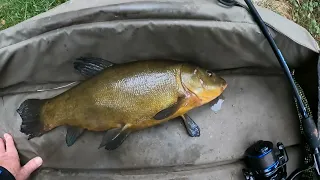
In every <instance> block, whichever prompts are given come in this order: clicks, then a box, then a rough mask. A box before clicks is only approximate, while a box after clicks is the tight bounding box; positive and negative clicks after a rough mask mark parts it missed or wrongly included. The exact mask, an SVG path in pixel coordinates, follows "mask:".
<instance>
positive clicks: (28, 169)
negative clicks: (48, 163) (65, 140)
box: [20, 157, 43, 178]
mask: <svg viewBox="0 0 320 180" xmlns="http://www.w3.org/2000/svg"><path fill="white" fill-rule="evenodd" d="M42 162H43V160H42V158H41V157H35V158H33V159H31V160H30V161H29V162H28V163H27V164H26V165H24V166H23V167H22V168H21V171H20V172H21V177H25V178H27V177H29V176H30V174H31V173H32V172H33V171H35V170H36V169H38V168H39V167H40V166H41V165H42Z"/></svg>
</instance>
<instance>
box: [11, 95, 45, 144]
mask: <svg viewBox="0 0 320 180" xmlns="http://www.w3.org/2000/svg"><path fill="white" fill-rule="evenodd" d="M44 102H45V100H39V99H28V100H25V101H24V102H23V103H22V104H21V105H20V107H19V108H18V109H17V112H18V113H19V115H20V117H21V118H22V123H21V129H20V131H21V132H22V133H24V134H26V135H28V139H31V138H34V137H37V136H41V135H42V134H43V133H44V132H45V130H44V123H43V122H42V121H41V120H40V111H41V107H42V105H43V104H44Z"/></svg>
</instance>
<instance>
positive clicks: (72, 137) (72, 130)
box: [66, 126, 84, 147]
mask: <svg viewBox="0 0 320 180" xmlns="http://www.w3.org/2000/svg"><path fill="white" fill-rule="evenodd" d="M83 132H84V129H82V128H78V127H73V126H68V129H67V135H66V143H67V146H68V147H70V146H72V145H73V144H74V143H75V142H76V141H77V139H78V138H79V137H80V136H81V135H82V134H83Z"/></svg>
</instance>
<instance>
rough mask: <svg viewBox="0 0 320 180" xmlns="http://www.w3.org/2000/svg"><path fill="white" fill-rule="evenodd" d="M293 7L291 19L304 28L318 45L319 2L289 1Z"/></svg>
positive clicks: (319, 37)
mask: <svg viewBox="0 0 320 180" xmlns="http://www.w3.org/2000/svg"><path fill="white" fill-rule="evenodd" d="M290 3H291V4H292V6H293V12H292V13H293V16H292V19H293V20H294V21H295V22H296V23H297V24H300V25H301V26H303V27H304V28H306V29H307V30H308V31H309V32H310V33H311V34H312V35H313V37H315V38H316V39H317V40H318V43H319V44H320V1H319V0H303V1H302V0H300V1H299V0H290Z"/></svg>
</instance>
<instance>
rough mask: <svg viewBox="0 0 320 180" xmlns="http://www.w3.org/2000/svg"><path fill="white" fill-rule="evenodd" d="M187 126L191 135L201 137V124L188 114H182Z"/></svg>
mask: <svg viewBox="0 0 320 180" xmlns="http://www.w3.org/2000/svg"><path fill="white" fill-rule="evenodd" d="M181 117H182V119H183V122H184V125H185V126H186V129H187V132H188V134H189V136H191V137H199V136H200V128H199V126H198V125H197V124H196V123H195V122H194V121H193V120H192V119H191V118H190V117H189V116H188V115H187V114H184V115H182V116H181Z"/></svg>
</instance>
